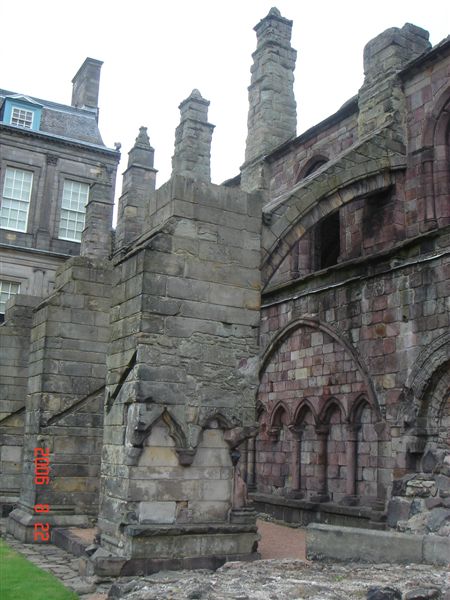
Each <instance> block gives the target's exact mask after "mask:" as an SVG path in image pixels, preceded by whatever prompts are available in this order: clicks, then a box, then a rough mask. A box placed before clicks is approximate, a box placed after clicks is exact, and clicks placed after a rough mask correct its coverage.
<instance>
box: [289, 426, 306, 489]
mask: <svg viewBox="0 0 450 600" xmlns="http://www.w3.org/2000/svg"><path fill="white" fill-rule="evenodd" d="M289 430H290V433H291V491H290V492H289V497H290V498H302V497H303V493H302V492H301V490H300V478H301V472H300V460H301V445H302V433H303V429H302V428H300V427H290V428H289Z"/></svg>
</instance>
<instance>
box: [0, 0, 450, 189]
mask: <svg viewBox="0 0 450 600" xmlns="http://www.w3.org/2000/svg"><path fill="white" fill-rule="evenodd" d="M273 5H276V6H277V7H278V8H279V9H280V11H281V13H282V15H283V16H284V17H286V18H289V19H293V20H294V28H293V37H292V45H293V47H294V48H295V49H296V50H297V51H298V57H297V67H296V81H295V91H296V98H297V110H298V128H297V131H298V133H301V132H302V131H304V130H305V129H307V128H308V127H310V126H312V125H314V124H315V123H317V122H318V121H320V120H322V119H323V118H325V117H327V116H328V115H329V114H332V113H333V112H335V111H336V110H337V109H338V108H339V107H340V106H341V105H342V104H343V103H344V102H345V101H346V100H347V99H348V98H350V97H351V96H352V95H354V94H355V93H356V92H357V91H358V88H359V87H360V85H361V83H362V78H363V73H362V52H363V47H364V45H365V43H366V42H367V41H369V39H371V38H373V37H374V36H375V35H377V34H378V33H380V32H381V31H383V30H384V29H386V28H388V27H393V26H398V27H401V26H402V25H403V24H404V23H405V22H412V23H414V24H416V25H419V26H421V27H423V28H425V29H428V31H430V37H431V42H432V43H433V44H436V43H438V42H439V41H440V40H441V39H443V38H444V37H445V36H446V35H448V33H449V29H450V27H449V25H450V18H449V17H450V2H448V1H447V0H428V2H423V0H421V1H417V0H389V1H388V0H378V1H377V2H364V1H363V0H360V1H359V2H356V1H353V0H342V1H340V2H336V1H331V0H322V1H321V2H315V3H314V2H308V3H306V2H302V1H301V0H278V2H275V1H274V0H240V1H238V0H226V1H222V0H216V1H214V0H209V1H206V0H190V1H182V0H165V1H164V2H161V1H155V0H127V2H124V1H123V0H120V1H119V0H89V1H88V0H78V1H77V2H74V3H67V2H61V0H40V1H39V2H36V1H35V0H21V2H20V3H13V2H8V3H5V4H4V6H3V7H2V25H3V27H2V47H3V50H4V52H5V51H6V52H5V54H4V59H3V60H2V69H1V74H2V75H1V80H0V87H3V88H5V89H9V90H12V91H15V92H20V93H24V94H28V95H32V96H33V95H34V96H38V97H41V98H44V99H48V100H54V101H57V102H62V103H66V104H69V103H70V98H71V80H72V77H73V76H74V75H75V73H76V71H77V70H78V68H79V66H80V65H81V63H82V62H83V60H84V59H85V57H86V56H90V57H92V58H97V59H99V60H103V61H104V65H103V69H102V79H101V89H100V129H101V132H102V134H103V138H104V141H105V143H106V144H107V145H108V146H111V147H112V146H113V143H114V142H116V141H120V142H121V143H122V154H123V159H122V164H121V167H120V169H119V172H122V171H123V170H124V164H125V161H126V159H127V152H128V150H129V149H130V147H131V145H132V144H133V141H134V139H135V137H136V135H137V133H138V130H139V126H140V125H145V126H147V127H148V132H149V135H150V140H151V143H152V145H153V146H154V148H155V150H156V154H155V167H156V168H157V169H159V175H158V180H157V185H158V187H159V185H161V184H162V183H164V181H165V180H167V178H168V177H169V175H170V170H171V165H170V160H171V156H172V153H173V143H174V131H175V127H176V125H177V124H178V121H179V111H178V105H179V103H180V102H181V101H182V100H183V99H184V98H186V96H188V94H189V93H190V92H191V90H192V89H193V88H198V89H199V90H200V91H201V93H202V95H203V96H204V97H205V98H207V99H208V100H210V101H211V106H210V112H209V117H210V119H209V120H210V122H211V123H214V124H215V125H216V129H215V132H214V136H213V147H212V178H213V181H214V182H216V183H220V182H221V181H223V180H224V179H227V178H229V177H232V176H234V175H236V174H237V173H238V172H239V166H240V165H241V164H242V162H243V158H244V144H245V136H246V120H247V86H248V85H249V82H250V65H251V62H252V61H251V53H252V52H253V51H254V50H255V45H256V37H255V33H254V31H253V26H254V25H256V23H257V22H258V21H259V20H260V19H261V18H263V17H264V16H265V15H266V14H267V13H268V11H269V9H270V7H271V6H273ZM5 56H7V60H5ZM120 186H121V181H120V179H119V180H118V188H119V189H120Z"/></svg>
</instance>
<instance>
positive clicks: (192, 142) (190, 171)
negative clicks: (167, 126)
mask: <svg viewBox="0 0 450 600" xmlns="http://www.w3.org/2000/svg"><path fill="white" fill-rule="evenodd" d="M208 106H209V101H208V100H205V98H203V97H202V95H201V94H200V92H199V90H197V89H193V90H192V92H191V93H190V95H189V96H188V97H187V98H186V99H185V100H183V102H182V103H181V104H180V106H179V109H180V124H179V125H178V127H177V129H176V131H175V153H174V155H173V157H172V173H173V174H174V175H175V174H176V175H183V176H184V177H190V178H192V179H197V180H199V181H206V182H209V181H211V175H210V156H211V137H212V132H213V129H214V125H211V124H210V123H208Z"/></svg>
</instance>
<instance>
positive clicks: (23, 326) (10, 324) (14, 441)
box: [0, 294, 40, 515]
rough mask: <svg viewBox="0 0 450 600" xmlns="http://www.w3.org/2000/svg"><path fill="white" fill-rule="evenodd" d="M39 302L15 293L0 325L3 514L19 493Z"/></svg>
mask: <svg viewBox="0 0 450 600" xmlns="http://www.w3.org/2000/svg"><path fill="white" fill-rule="evenodd" d="M39 301H40V298H37V297H34V296H25V295H21V294H17V295H16V296H14V297H13V298H12V299H11V300H10V302H9V303H8V308H7V310H6V322H5V323H4V324H3V325H2V326H1V327H0V357H1V359H0V379H1V386H0V407H1V412H0V481H1V484H0V506H1V512H2V514H5V515H6V513H8V512H9V511H10V510H11V508H12V506H13V504H14V502H16V501H17V499H18V497H19V492H20V481H21V476H22V458H23V456H22V446H23V434H24V422H25V398H26V394H27V377H28V356H29V349H30V330H31V322H32V318H33V308H34V307H35V306H36V304H37V303H38V302H39Z"/></svg>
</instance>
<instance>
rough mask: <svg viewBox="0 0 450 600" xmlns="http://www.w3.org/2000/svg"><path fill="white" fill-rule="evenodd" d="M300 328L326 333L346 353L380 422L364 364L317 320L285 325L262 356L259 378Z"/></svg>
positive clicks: (353, 349)
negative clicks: (273, 357)
mask: <svg viewBox="0 0 450 600" xmlns="http://www.w3.org/2000/svg"><path fill="white" fill-rule="evenodd" d="M301 327H310V328H312V329H316V330H317V331H322V332H323V333H326V334H327V335H329V336H330V337H331V338H332V339H333V340H334V341H336V342H337V343H338V344H340V345H341V346H342V347H343V348H344V349H345V350H346V351H347V352H348V354H349V355H350V356H351V358H352V359H353V361H354V363H355V365H356V367H357V369H358V371H359V373H360V374H361V377H362V379H363V381H364V384H365V387H366V391H367V400H368V402H369V404H370V406H371V407H372V409H373V410H374V411H375V413H376V415H377V418H378V420H381V418H382V417H381V411H380V406H379V404H378V400H377V397H376V394H375V390H374V387H373V383H372V380H371V378H370V376H369V373H368V371H367V369H366V367H365V365H364V363H363V362H362V360H361V358H360V356H359V355H358V353H357V351H356V349H355V348H354V347H353V346H352V345H351V344H350V342H348V341H347V340H345V339H344V338H343V337H342V336H340V335H339V334H338V333H337V332H336V331H335V330H334V329H332V328H331V327H329V326H328V325H326V324H325V323H322V322H321V321H319V320H315V319H307V318H299V319H294V320H293V321H291V322H290V323H288V324H287V325H285V327H283V328H282V329H281V331H279V332H278V333H277V334H276V335H275V337H274V338H273V339H272V340H271V342H270V343H269V344H268V346H267V348H266V350H265V352H264V354H263V356H262V359H261V367H260V377H261V375H262V374H263V373H264V371H265V369H266V367H267V364H268V363H269V361H270V359H271V358H272V356H273V355H274V353H275V352H276V351H277V350H278V348H279V346H280V345H281V344H282V343H283V342H284V341H285V340H286V339H287V338H288V337H289V336H290V335H292V334H293V333H294V332H295V331H296V330H297V329H300V328H301Z"/></svg>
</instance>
